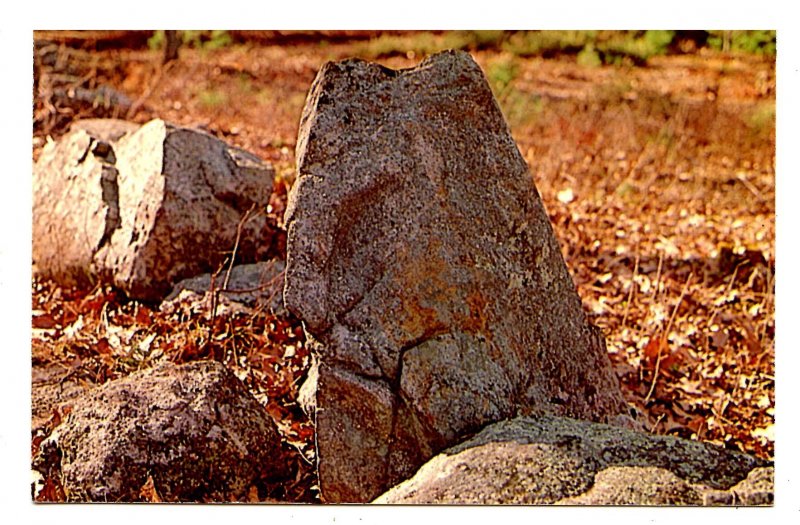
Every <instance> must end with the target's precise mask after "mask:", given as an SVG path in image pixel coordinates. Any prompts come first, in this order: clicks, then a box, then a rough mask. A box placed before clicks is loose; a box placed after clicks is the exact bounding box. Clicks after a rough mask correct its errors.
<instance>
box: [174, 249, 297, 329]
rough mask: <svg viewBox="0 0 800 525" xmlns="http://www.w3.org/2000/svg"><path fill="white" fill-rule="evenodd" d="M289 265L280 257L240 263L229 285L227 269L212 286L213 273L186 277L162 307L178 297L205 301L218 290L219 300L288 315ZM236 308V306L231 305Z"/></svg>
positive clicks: (231, 276)
mask: <svg viewBox="0 0 800 525" xmlns="http://www.w3.org/2000/svg"><path fill="white" fill-rule="evenodd" d="M285 267H286V264H285V263H284V262H283V261H281V260H278V259H273V260H271V261H267V262H258V263H253V264H240V265H238V266H234V267H233V268H232V269H231V273H230V278H229V279H228V283H227V287H226V286H225V277H226V273H227V272H226V271H222V272H220V274H219V275H218V276H217V278H216V279H214V284H213V287H212V284H211V283H212V279H211V277H212V276H211V274H208V273H204V274H202V275H198V276H196V277H191V278H189V279H184V280H183V281H181V282H179V283H178V284H176V285H175V287H174V288H173V289H172V291H171V292H170V294H169V295H168V296H167V297H166V298H165V299H164V302H162V303H161V309H162V310H164V309H168V308H169V304H170V303H172V302H174V301H176V300H185V299H186V298H187V297H191V300H193V301H203V300H204V299H205V294H206V293H208V292H214V291H219V300H220V302H223V303H227V304H229V305H242V306H244V307H245V309H249V308H269V310H270V311H271V312H272V313H273V314H274V315H284V314H286V313H287V312H286V309H285V308H284V306H283V270H284V269H285ZM231 307H235V306H231Z"/></svg>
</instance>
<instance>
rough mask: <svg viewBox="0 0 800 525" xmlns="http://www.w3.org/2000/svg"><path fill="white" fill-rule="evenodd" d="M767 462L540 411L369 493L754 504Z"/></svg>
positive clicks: (427, 498) (515, 500)
mask: <svg viewBox="0 0 800 525" xmlns="http://www.w3.org/2000/svg"><path fill="white" fill-rule="evenodd" d="M772 472H773V468H772V467H771V466H768V465H767V464H766V462H764V461H761V460H758V459H756V458H753V457H750V456H747V455H744V454H739V453H736V452H731V451H727V450H725V449H722V448H718V447H714V446H711V445H707V444H703V443H698V442H694V441H688V440H683V439H677V438H672V437H664V436H655V435H651V434H644V433H641V432H634V431H631V430H627V429H622V428H617V427H612V426H608V425H604V424H600V423H593V422H588V421H576V420H573V419H569V418H557V417H550V416H543V417H540V418H518V419H515V420H510V421H503V422H500V423H495V424H493V425H491V426H489V427H487V428H486V429H484V430H483V431H481V432H480V433H479V434H477V435H476V436H474V437H473V438H471V439H469V440H467V441H465V442H464V443H461V444H459V445H458V446H455V447H453V448H451V449H448V450H446V451H445V452H444V453H442V454H440V455H438V456H436V457H435V458H433V459H432V460H431V461H429V462H428V463H426V464H425V465H424V466H423V467H422V468H421V469H420V470H419V472H417V474H416V475H415V476H414V477H413V478H411V479H409V480H407V481H405V482H403V483H401V484H400V485H398V486H396V487H394V488H392V489H391V490H389V491H388V492H387V493H385V494H383V495H382V496H380V497H379V498H378V499H376V500H375V503H392V504H394V503H449V504H534V505H541V504H565V505H763V504H771V503H772V499H773V498H772V493H773V489H772V487H773V482H772Z"/></svg>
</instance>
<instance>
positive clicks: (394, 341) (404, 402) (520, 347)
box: [284, 52, 626, 501]
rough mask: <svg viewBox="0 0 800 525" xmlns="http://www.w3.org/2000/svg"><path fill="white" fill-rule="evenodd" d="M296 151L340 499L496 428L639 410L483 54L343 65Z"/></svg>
mask: <svg viewBox="0 0 800 525" xmlns="http://www.w3.org/2000/svg"><path fill="white" fill-rule="evenodd" d="M297 159H298V179H297V182H296V184H295V186H294V187H293V188H292V193H291V194H290V197H289V204H288V207H287V212H286V222H287V229H288V241H287V252H288V255H287V257H288V258H287V268H286V287H285V290H284V299H285V303H286V306H287V308H288V309H289V310H290V311H291V312H293V313H295V314H296V315H297V316H299V317H300V318H301V319H302V320H303V321H304V323H305V327H306V330H307V333H308V334H309V339H313V340H315V341H316V357H317V363H316V365H315V366H316V369H315V371H314V373H312V374H311V376H312V377H314V378H316V379H315V384H312V385H309V386H306V388H305V389H304V391H305V392H306V393H308V392H311V395H307V396H306V399H312V400H313V399H315V400H316V407H317V410H316V416H315V417H316V425H317V426H316V428H317V448H318V451H319V460H318V461H319V464H318V468H319V476H320V487H321V494H322V497H323V499H325V500H326V501H368V500H370V499H372V498H374V497H375V496H377V495H378V494H380V493H381V492H383V491H384V490H385V489H386V488H388V487H389V486H391V485H392V484H394V483H396V482H397V481H399V480H401V479H404V478H405V477H408V476H410V475H411V474H413V473H414V472H415V471H416V469H417V468H418V467H419V466H420V465H421V464H422V463H424V462H425V461H426V460H427V459H429V458H430V457H432V455H433V454H435V453H436V452H438V451H440V450H442V449H443V448H445V447H447V446H450V445H452V444H454V443H456V442H457V441H458V440H459V438H460V437H462V436H464V435H465V434H466V433H469V432H474V431H477V430H478V429H480V428H482V427H483V426H484V425H485V424H487V423H490V422H493V421H498V420H501V419H504V418H508V417H512V416H515V415H518V414H522V415H530V414H542V413H551V414H557V415H564V416H571V417H576V418H585V419H592V420H599V421H611V420H614V419H615V418H616V417H618V415H619V414H621V413H623V412H625V411H626V406H625V403H624V401H623V399H622V396H621V393H620V390H619V386H618V384H617V382H616V378H615V377H614V375H613V373H612V371H611V368H610V365H609V360H608V356H607V354H606V351H605V343H604V341H603V338H602V336H601V334H600V333H599V331H598V330H597V329H595V328H594V327H593V326H591V325H590V324H589V323H588V322H587V320H586V318H585V316H584V314H583V312H582V309H581V302H580V299H579V297H578V295H577V293H576V291H575V287H574V284H573V282H572V280H571V277H570V275H569V272H568V271H567V268H566V266H565V264H564V261H563V258H562V256H561V252H560V249H559V246H558V243H557V241H556V239H555V237H554V235H553V232H552V228H551V225H550V223H549V220H548V218H547V215H546V213H545V210H544V208H543V206H542V203H541V200H540V198H539V195H538V193H537V191H536V188H535V186H534V184H533V180H532V177H531V174H530V172H529V171H528V168H527V165H526V164H525V161H524V159H523V158H522V156H521V155H520V153H519V150H518V149H517V147H516V144H515V143H514V140H513V138H512V137H511V134H510V132H509V130H508V127H507V125H506V123H505V121H504V119H503V116H502V114H501V112H500V110H499V108H498V106H497V104H496V102H495V100H494V98H493V96H492V92H491V90H490V89H489V86H488V84H487V83H486V80H485V78H484V76H483V73H482V72H481V70H480V68H479V67H478V65H477V64H476V63H475V62H474V61H473V60H472V58H471V57H470V56H469V55H468V54H466V53H462V52H445V53H441V54H438V55H434V56H432V57H430V58H429V59H427V60H425V61H424V62H423V63H421V64H420V65H419V66H418V67H416V68H413V69H409V70H402V71H392V70H389V69H386V68H384V67H381V66H378V65H375V64H370V63H367V62H364V61H360V60H345V61H342V62H338V63H328V64H326V65H325V66H324V67H323V68H322V70H321V71H320V72H319V74H318V75H317V78H316V80H315V81H314V84H313V85H312V87H311V91H310V93H309V96H308V100H307V102H306V107H305V109H304V112H303V116H302V120H301V125H300V132H299V137H298V144H297Z"/></svg>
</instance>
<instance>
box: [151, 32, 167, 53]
mask: <svg viewBox="0 0 800 525" xmlns="http://www.w3.org/2000/svg"><path fill="white" fill-rule="evenodd" d="M165 42H166V37H165V36H164V31H155V32H154V33H153V36H151V37H150V38H148V39H147V47H148V48H149V49H152V50H154V51H155V50H157V49H162V48H163V47H164V45H165Z"/></svg>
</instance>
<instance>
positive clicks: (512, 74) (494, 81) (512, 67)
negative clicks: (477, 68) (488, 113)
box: [486, 58, 519, 96]
mask: <svg viewBox="0 0 800 525" xmlns="http://www.w3.org/2000/svg"><path fill="white" fill-rule="evenodd" d="M518 71H519V66H518V64H517V62H516V61H515V60H513V59H508V58H503V59H500V60H494V61H492V62H490V63H489V66H488V67H487V71H486V74H487V78H488V79H489V84H490V85H491V87H492V90H493V91H494V93H495V96H501V95H502V94H503V92H504V91H505V90H506V89H508V87H509V85H510V84H511V82H512V81H513V80H514V79H515V78H516V77H517V72H518Z"/></svg>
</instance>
